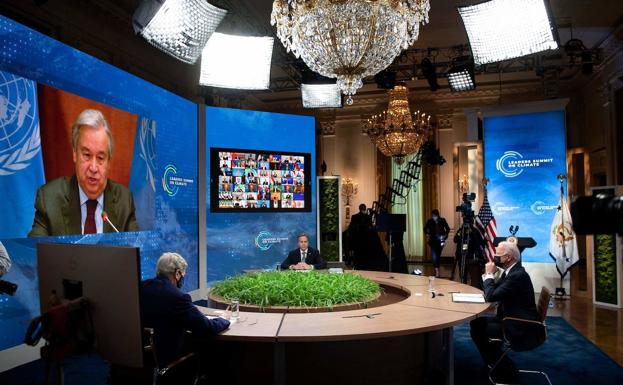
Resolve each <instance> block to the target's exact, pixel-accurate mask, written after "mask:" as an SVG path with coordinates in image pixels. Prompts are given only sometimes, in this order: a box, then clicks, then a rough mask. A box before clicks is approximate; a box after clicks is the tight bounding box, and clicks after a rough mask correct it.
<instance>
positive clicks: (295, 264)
mask: <svg viewBox="0 0 623 385" xmlns="http://www.w3.org/2000/svg"><path fill="white" fill-rule="evenodd" d="M298 246H299V247H298V248H297V249H294V250H292V251H290V253H289V254H288V257H287V258H286V259H285V261H283V262H282V263H281V270H287V269H290V270H312V269H325V268H326V267H327V263H326V262H325V261H324V259H322V257H321V256H320V252H319V251H318V250H316V249H313V248H311V247H309V235H307V234H305V233H301V234H299V236H298Z"/></svg>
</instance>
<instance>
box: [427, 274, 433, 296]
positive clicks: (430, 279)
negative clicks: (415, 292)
mask: <svg viewBox="0 0 623 385" xmlns="http://www.w3.org/2000/svg"><path fill="white" fill-rule="evenodd" d="M434 282H435V276H434V275H430V276H428V291H430V292H431V293H433V292H434V291H435V287H434V285H433V283H434Z"/></svg>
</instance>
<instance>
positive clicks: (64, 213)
mask: <svg viewBox="0 0 623 385" xmlns="http://www.w3.org/2000/svg"><path fill="white" fill-rule="evenodd" d="M71 139H72V140H71V144H72V147H73V161H74V166H75V174H74V175H73V176H70V177H69V176H65V177H60V178H57V179H54V180H52V181H50V182H48V183H46V184H45V185H43V186H41V187H40V188H39V189H38V190H37V196H36V199H35V218H34V221H33V224H32V229H31V230H30V233H28V236H29V237H34V236H51V235H72V234H94V233H107V232H114V231H115V229H114V228H116V229H117V230H118V231H138V224H137V222H136V216H135V213H134V211H135V208H134V199H133V198H132V194H131V193H130V190H128V189H127V188H126V187H124V186H122V185H121V184H119V183H116V182H113V181H112V180H109V179H108V174H109V170H110V161H111V156H112V152H113V140H112V133H111V131H110V127H109V126H108V122H107V121H106V119H105V118H104V115H103V114H102V113H101V112H100V111H97V110H84V111H82V112H81V113H80V115H79V116H78V118H77V119H76V122H75V123H74V124H73V126H72V133H71ZM103 213H106V216H107V220H105V219H104V218H103V216H102V214H103ZM111 224H112V225H111ZM113 227H114V228H113Z"/></svg>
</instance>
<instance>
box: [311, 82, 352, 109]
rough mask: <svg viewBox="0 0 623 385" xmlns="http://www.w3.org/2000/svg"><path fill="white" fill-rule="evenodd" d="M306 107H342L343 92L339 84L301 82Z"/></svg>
mask: <svg viewBox="0 0 623 385" xmlns="http://www.w3.org/2000/svg"><path fill="white" fill-rule="evenodd" d="M301 98H302V100H303V107H304V108H339V107H342V94H341V93H340V89H339V88H338V87H337V84H335V83H333V84H301Z"/></svg>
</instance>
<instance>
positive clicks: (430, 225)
mask: <svg viewBox="0 0 623 385" xmlns="http://www.w3.org/2000/svg"><path fill="white" fill-rule="evenodd" d="M449 232H450V226H448V222H447V221H446V219H445V218H442V217H440V216H439V210H437V209H434V210H433V211H432V217H431V218H430V219H429V220H428V221H426V224H425V225H424V234H426V235H427V236H428V246H430V250H431V253H432V255H433V267H434V268H435V277H439V260H440V259H441V250H442V249H443V245H444V243H445V242H446V239H447V238H448V233H449Z"/></svg>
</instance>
